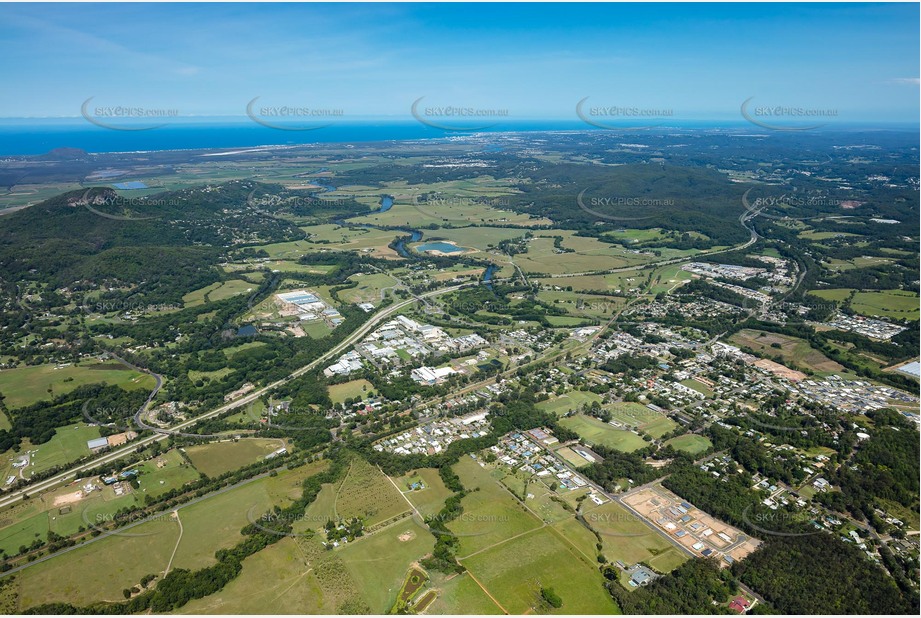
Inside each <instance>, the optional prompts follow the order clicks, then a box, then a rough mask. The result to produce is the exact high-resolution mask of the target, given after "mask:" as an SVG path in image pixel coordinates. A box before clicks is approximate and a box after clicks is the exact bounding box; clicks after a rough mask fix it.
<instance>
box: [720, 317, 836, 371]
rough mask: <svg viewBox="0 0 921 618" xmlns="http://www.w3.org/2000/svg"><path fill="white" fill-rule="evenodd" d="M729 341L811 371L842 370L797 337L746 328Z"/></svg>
mask: <svg viewBox="0 0 921 618" xmlns="http://www.w3.org/2000/svg"><path fill="white" fill-rule="evenodd" d="M729 342H730V343H733V344H735V345H738V346H740V347H741V346H747V347H749V348H751V349H752V350H755V352H759V353H761V354H763V355H765V356H767V357H773V356H780V357H782V358H783V359H784V360H789V361H792V362H793V363H795V364H797V365H799V366H800V367H808V368H809V369H812V370H813V371H816V372H820V373H824V374H829V373H837V372H840V371H843V370H844V367H843V366H841V365H840V364H838V363H837V362H835V361H833V360H831V359H830V358H828V357H827V356H825V355H824V354H822V353H821V352H820V351H818V350H816V349H815V348H813V347H812V346H810V345H809V343H808V342H806V341H805V340H803V339H799V338H798V337H791V336H788V335H781V334H777V333H767V332H764V331H759V330H752V329H748V328H746V329H744V330H741V331H739V332H738V333H736V334H735V335H733V336H732V337H730V338H729ZM774 343H776V344H778V345H780V347H779V348H776V347H773V346H772V344H774Z"/></svg>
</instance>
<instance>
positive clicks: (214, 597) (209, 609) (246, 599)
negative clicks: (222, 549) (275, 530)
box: [178, 537, 336, 615]
mask: <svg viewBox="0 0 921 618" xmlns="http://www.w3.org/2000/svg"><path fill="white" fill-rule="evenodd" d="M178 613H181V614H220V615H228V614H229V615H236V614H265V613H272V614H276V615H282V614H334V613H336V606H335V605H332V606H330V605H327V604H326V601H325V599H324V596H323V590H322V588H321V587H320V585H319V583H318V582H317V578H316V575H315V574H314V572H313V569H312V568H311V567H309V566H308V565H307V563H306V561H305V558H304V554H303V551H302V550H301V548H300V547H299V545H298V543H297V542H296V541H295V540H294V539H293V538H291V537H287V538H283V539H282V540H280V541H279V542H277V543H275V544H273V545H270V546H268V547H266V548H265V549H263V550H262V551H260V552H257V553H255V554H253V555H252V556H249V557H248V558H246V559H245V560H244V561H243V571H242V572H241V573H240V575H239V576H237V577H236V578H234V579H233V580H232V581H231V582H230V583H229V584H227V585H226V586H225V587H224V588H223V590H220V591H219V592H215V593H214V594H211V595H208V596H206V597H204V598H201V599H195V600H193V601H190V602H189V603H188V604H187V605H184V606H183V607H182V608H181V609H180V610H179V612H178Z"/></svg>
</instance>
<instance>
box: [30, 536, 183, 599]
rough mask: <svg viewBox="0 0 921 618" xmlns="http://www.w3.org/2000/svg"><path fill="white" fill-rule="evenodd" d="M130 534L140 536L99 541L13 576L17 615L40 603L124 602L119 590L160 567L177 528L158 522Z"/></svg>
mask: <svg viewBox="0 0 921 618" xmlns="http://www.w3.org/2000/svg"><path fill="white" fill-rule="evenodd" d="M130 532H131V533H132V534H133V535H140V536H124V535H120V536H109V537H105V538H103V539H101V540H99V541H96V542H94V543H92V544H90V545H87V546H85V547H80V548H78V549H75V550H73V551H70V552H67V553H66V554H62V555H60V556H58V557H56V558H54V559H53V560H49V561H47V562H42V563H39V564H35V565H32V566H30V567H29V568H28V569H26V570H24V571H22V572H21V573H19V574H17V575H16V580H17V582H18V584H19V602H20V610H21V611H24V610H26V609H28V608H30V607H33V606H35V605H41V604H44V603H72V604H74V605H86V604H88V603H92V602H96V601H113V602H114V601H124V597H123V596H122V590H123V589H124V588H130V587H131V586H134V585H137V583H138V582H139V581H140V579H141V578H142V577H144V576H145V575H147V574H160V573H162V572H163V570H164V569H165V568H166V565H167V563H168V562H169V558H170V555H172V552H173V548H174V547H175V545H176V541H177V539H178V538H179V525H178V524H177V523H176V522H175V520H173V521H170V520H168V519H162V520H157V521H151V522H147V523H144V524H141V525H139V526H136V527H135V528H132V529H131V530H130Z"/></svg>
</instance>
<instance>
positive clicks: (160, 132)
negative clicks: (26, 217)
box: [0, 119, 591, 156]
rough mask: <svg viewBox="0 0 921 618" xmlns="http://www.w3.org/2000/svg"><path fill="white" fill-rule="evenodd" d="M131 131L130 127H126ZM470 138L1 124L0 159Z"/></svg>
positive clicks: (384, 126)
mask: <svg viewBox="0 0 921 618" xmlns="http://www.w3.org/2000/svg"><path fill="white" fill-rule="evenodd" d="M125 126H130V125H125ZM586 129H591V127H587V126H586V125H585V124H582V123H581V122H578V121H558V122H554V121H543V122H540V121H538V122H533V123H515V124H510V123H508V124H504V125H496V126H495V127H490V128H486V129H482V130H480V131H477V132H478V133H489V132H499V131H560V130H586ZM470 134H471V133H470V132H466V133H464V132H458V131H446V130H442V129H436V128H433V127H429V126H425V125H423V124H421V123H419V122H414V121H409V122H407V121H403V122H356V123H349V124H341V125H331V126H328V127H323V128H319V129H315V130H310V131H285V130H280V129H273V128H269V127H263V126H259V125H257V124H255V123H252V122H239V121H237V122H189V121H184V122H177V123H174V124H166V125H165V126H160V127H156V128H150V129H147V130H140V131H137V130H135V131H125V130H114V129H106V128H103V127H98V126H95V125H93V124H90V123H89V122H86V121H82V120H77V119H61V120H26V119H22V120H17V121H10V120H0V155H4V156H8V155H38V154H44V153H46V152H49V151H50V150H54V149H55V148H79V149H81V150H85V151H86V152H137V151H159V150H194V149H200V148H203V149H212V148H244V147H254V146H268V145H272V146H285V145H303V144H323V143H344V144H349V143H361V142H380V141H390V140H415V139H433V138H451V137H457V136H459V135H470Z"/></svg>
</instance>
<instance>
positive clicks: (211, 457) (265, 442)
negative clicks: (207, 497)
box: [185, 438, 286, 478]
mask: <svg viewBox="0 0 921 618" xmlns="http://www.w3.org/2000/svg"><path fill="white" fill-rule="evenodd" d="M283 446H286V444H285V441H284V440H281V439H278V438H241V439H240V440H237V441H233V442H211V443H210V444H198V445H195V446H187V447H185V453H186V455H187V456H188V458H189V460H190V461H191V462H192V465H194V466H195V468H196V469H197V470H198V471H199V472H201V473H202V474H204V475H206V476H210V477H211V478H215V477H218V476H220V475H221V474H223V473H225V472H230V471H231V470H236V469H237V468H241V467H243V466H248V465H250V464H253V463H256V462H257V461H260V460H261V459H264V458H265V456H266V455H268V454H269V453H271V452H273V451H275V450H276V449H279V448H281V447H283Z"/></svg>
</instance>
